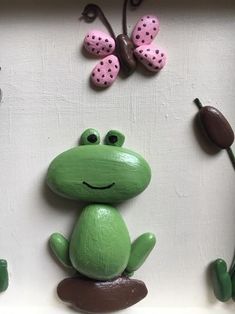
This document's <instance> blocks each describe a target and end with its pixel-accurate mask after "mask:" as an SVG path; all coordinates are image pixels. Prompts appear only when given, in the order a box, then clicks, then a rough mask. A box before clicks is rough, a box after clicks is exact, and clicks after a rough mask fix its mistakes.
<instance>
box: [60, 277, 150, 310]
mask: <svg viewBox="0 0 235 314" xmlns="http://www.w3.org/2000/svg"><path fill="white" fill-rule="evenodd" d="M57 293H58V296H59V298H60V299H61V300H62V301H64V302H67V303H69V304H71V305H72V306H73V307H75V308H76V309H78V310H82V311H87V312H91V313H105V312H111V311H118V310H122V309H125V308H128V307H130V306H132V305H134V304H136V303H137V302H139V301H140V300H142V299H143V298H144V297H145V296H146V295H147V293H148V291H147V288H146V286H145V284H144V283H143V282H142V281H140V280H136V279H130V278H128V277H118V278H116V279H114V280H112V281H94V280H91V279H88V278H84V277H76V278H67V279H64V280H63V281H61V282H60V283H59V285H58V287H57Z"/></svg>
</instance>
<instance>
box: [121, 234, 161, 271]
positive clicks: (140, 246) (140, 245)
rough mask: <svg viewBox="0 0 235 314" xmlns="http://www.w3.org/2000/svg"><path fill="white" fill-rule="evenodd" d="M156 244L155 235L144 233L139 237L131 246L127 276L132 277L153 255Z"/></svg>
mask: <svg viewBox="0 0 235 314" xmlns="http://www.w3.org/2000/svg"><path fill="white" fill-rule="evenodd" d="M155 243H156V238H155V235H154V234H152V233H149V232H148V233H144V234H142V235H141V236H139V237H138V238H137V239H136V240H135V241H134V242H133V243H132V245H131V255H130V258H129V261H128V264H127V267H126V269H125V274H126V275H128V276H131V275H132V274H133V272H134V271H136V270H137V269H138V268H140V267H141V266H142V264H143V263H144V262H145V260H146V258H147V257H148V256H149V254H150V253H151V251H152V249H153V248H154V246H155Z"/></svg>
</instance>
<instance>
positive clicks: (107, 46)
mask: <svg viewBox="0 0 235 314" xmlns="http://www.w3.org/2000/svg"><path fill="white" fill-rule="evenodd" d="M84 47H85V49H86V50H87V51H88V52H89V53H90V54H92V55H94V56H98V57H106V56H108V55H110V54H112V53H113V51H114V50H115V41H114V39H113V38H112V37H111V36H109V35H108V34H105V33H103V32H101V31H97V30H92V31H90V32H88V33H87V34H86V36H85V38H84Z"/></svg>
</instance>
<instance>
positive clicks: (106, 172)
mask: <svg viewBox="0 0 235 314" xmlns="http://www.w3.org/2000/svg"><path fill="white" fill-rule="evenodd" d="M124 140H125V137H124V135H123V134H121V133H120V132H118V131H115V130H111V131H109V132H108V133H107V135H106V136H105V141H104V142H105V143H104V145H102V144H100V135H99V133H98V132H97V131H96V130H95V129H87V130H86V131H84V132H83V134H82V136H81V145H80V146H78V147H75V148H72V149H70V150H68V151H65V152H64V153H62V154H60V155H58V156H57V157H56V158H55V159H54V160H53V161H52V163H51V165H50V167H49V169H48V174H47V182H48V185H49V187H50V188H51V189H52V190H53V191H54V192H56V193H57V194H59V195H61V196H63V197H66V198H70V199H74V200H82V201H86V202H102V203H116V202H120V201H123V200H127V199H129V198H132V197H134V196H136V195H138V194H139V193H141V192H142V191H143V190H144V189H145V188H146V187H147V186H148V184H149V182H150V178H151V170H150V167H149V165H148V163H147V162H146V161H145V159H144V158H143V157H142V156H140V155H139V154H137V153H135V152H133V151H131V150H129V149H126V148H123V147H122V145H123V143H124Z"/></svg>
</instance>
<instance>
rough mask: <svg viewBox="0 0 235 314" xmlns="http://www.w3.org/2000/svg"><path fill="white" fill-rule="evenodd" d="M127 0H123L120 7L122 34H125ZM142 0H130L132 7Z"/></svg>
mask: <svg viewBox="0 0 235 314" xmlns="http://www.w3.org/2000/svg"><path fill="white" fill-rule="evenodd" d="M128 1H129V0H124V3H123V8H122V31H123V34H124V35H127V13H126V12H127V4H128ZM142 1H143V0H130V4H131V6H132V7H138V6H139V5H140V4H141V2H142Z"/></svg>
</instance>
